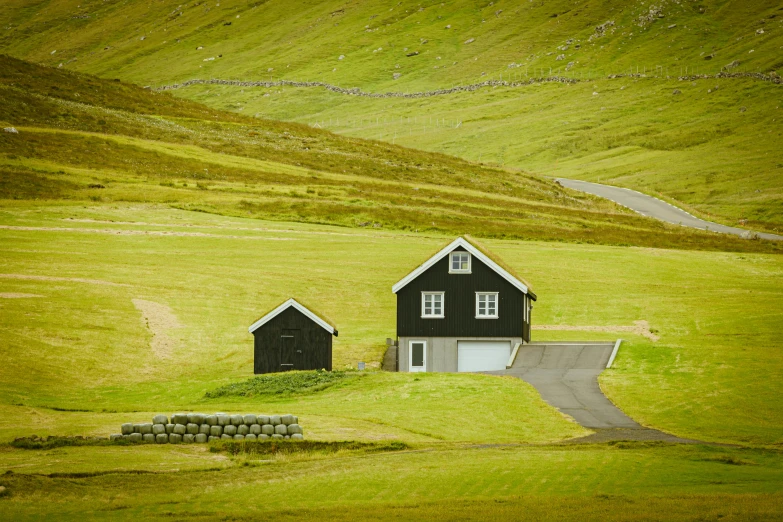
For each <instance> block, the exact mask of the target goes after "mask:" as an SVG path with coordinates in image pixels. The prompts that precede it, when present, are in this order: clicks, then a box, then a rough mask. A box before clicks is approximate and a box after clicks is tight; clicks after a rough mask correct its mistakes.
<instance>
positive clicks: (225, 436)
mask: <svg viewBox="0 0 783 522" xmlns="http://www.w3.org/2000/svg"><path fill="white" fill-rule="evenodd" d="M220 439H221V440H234V437H232V436H231V435H226V434H225V433H224V434H223V435H221V436H220Z"/></svg>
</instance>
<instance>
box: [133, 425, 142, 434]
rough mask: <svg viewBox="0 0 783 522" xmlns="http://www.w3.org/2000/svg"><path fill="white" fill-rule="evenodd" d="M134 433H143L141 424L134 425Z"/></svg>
mask: <svg viewBox="0 0 783 522" xmlns="http://www.w3.org/2000/svg"><path fill="white" fill-rule="evenodd" d="M133 433H141V424H134V425H133Z"/></svg>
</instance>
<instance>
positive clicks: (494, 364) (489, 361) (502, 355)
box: [457, 341, 511, 372]
mask: <svg viewBox="0 0 783 522" xmlns="http://www.w3.org/2000/svg"><path fill="white" fill-rule="evenodd" d="M510 356H511V341H459V342H458V343H457V371H460V372H491V371H493V370H505V369H506V363H507V362H508V358H509V357H510Z"/></svg>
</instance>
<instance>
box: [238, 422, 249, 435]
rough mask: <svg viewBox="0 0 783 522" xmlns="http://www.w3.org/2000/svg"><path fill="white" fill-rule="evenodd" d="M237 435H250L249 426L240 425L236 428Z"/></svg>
mask: <svg viewBox="0 0 783 522" xmlns="http://www.w3.org/2000/svg"><path fill="white" fill-rule="evenodd" d="M237 433H239V434H240V435H247V434H248V433H250V426H248V425H247V424H242V425H241V426H237Z"/></svg>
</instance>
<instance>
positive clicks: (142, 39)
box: [139, 36, 147, 42]
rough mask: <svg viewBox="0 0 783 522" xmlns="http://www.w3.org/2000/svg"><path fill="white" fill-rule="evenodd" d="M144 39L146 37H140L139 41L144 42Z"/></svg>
mask: <svg viewBox="0 0 783 522" xmlns="http://www.w3.org/2000/svg"><path fill="white" fill-rule="evenodd" d="M146 39H147V37H146V36H142V37H141V38H139V40H141V41H142V42H143V41H144V40H146Z"/></svg>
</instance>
